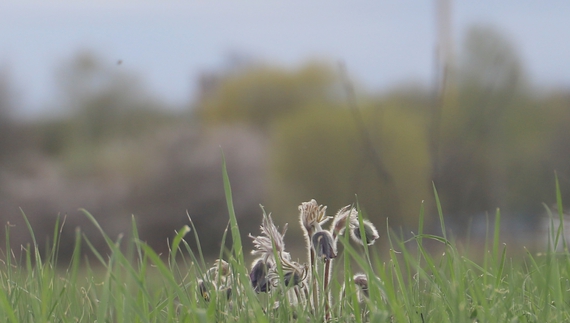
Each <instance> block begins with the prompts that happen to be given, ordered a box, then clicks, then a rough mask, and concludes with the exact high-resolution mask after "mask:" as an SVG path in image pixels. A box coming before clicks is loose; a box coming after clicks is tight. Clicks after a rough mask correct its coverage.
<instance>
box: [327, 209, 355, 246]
mask: <svg viewBox="0 0 570 323" xmlns="http://www.w3.org/2000/svg"><path fill="white" fill-rule="evenodd" d="M355 220H356V222H358V211H356V209H355V208H353V207H352V205H347V206H345V207H343V208H342V209H340V210H338V212H337V213H336V215H335V216H334V218H333V222H332V224H331V228H330V231H331V233H332V234H333V236H334V237H335V238H336V237H338V236H340V235H342V234H343V233H344V230H345V229H346V224H347V221H348V223H352V222H354V221H355Z"/></svg>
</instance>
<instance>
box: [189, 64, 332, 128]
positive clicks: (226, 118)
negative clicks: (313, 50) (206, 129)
mask: <svg viewBox="0 0 570 323" xmlns="http://www.w3.org/2000/svg"><path fill="white" fill-rule="evenodd" d="M202 82H203V85H202V93H201V94H200V98H201V99H200V102H198V104H197V113H198V115H199V116H200V118H201V119H202V120H204V121H205V122H207V123H209V124H221V123H228V122H229V123H231V122H239V123H243V124H246V125H249V126H252V127H254V128H256V129H260V130H264V131H265V130H267V129H268V128H269V127H270V126H271V123H272V121H273V120H275V119H277V118H279V117H280V116H283V115H287V114H290V113H293V112H295V111H296V110H298V109H299V108H301V107H303V106H305V105H307V104H309V103H322V102H331V101H334V100H335V99H337V97H336V94H335V93H336V91H334V90H335V86H338V82H337V79H336V78H335V73H334V72H333V70H332V69H330V68H329V67H327V66H326V65H323V64H319V63H316V62H311V63H308V64H306V65H305V66H303V67H301V68H300V69H298V70H296V71H288V70H285V69H280V68H275V67H270V66H265V65H254V66H251V67H250V68H247V69H238V70H237V71H233V70H229V71H227V72H225V73H222V74H220V75H214V74H210V75H208V76H206V75H205V76H203V77H202Z"/></svg>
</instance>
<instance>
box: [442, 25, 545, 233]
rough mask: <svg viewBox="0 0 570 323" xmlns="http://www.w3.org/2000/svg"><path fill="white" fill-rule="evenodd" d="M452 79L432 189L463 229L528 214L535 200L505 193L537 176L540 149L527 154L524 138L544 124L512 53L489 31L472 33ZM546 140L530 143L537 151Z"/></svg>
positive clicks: (481, 29)
mask: <svg viewBox="0 0 570 323" xmlns="http://www.w3.org/2000/svg"><path fill="white" fill-rule="evenodd" d="M456 72H457V73H456V76H455V77H456V80H457V82H458V86H457V91H458V93H457V96H456V100H454V101H451V102H450V101H447V103H446V104H444V105H443V106H442V114H441V118H442V119H441V127H442V128H441V137H440V140H441V144H440V151H439V155H438V156H434V158H440V160H439V164H440V165H441V169H443V170H445V171H442V172H439V173H438V174H437V175H438V176H437V177H436V178H435V183H436V186H437V187H438V189H439V192H440V195H441V197H442V200H443V201H444V203H443V205H444V206H445V207H446V211H447V212H446V213H447V214H449V215H451V216H453V217H454V218H455V219H456V220H457V223H465V221H464V220H465V219H466V218H468V217H471V216H474V215H476V214H482V213H485V212H493V210H494V209H495V208H496V207H503V208H507V210H510V211H514V210H519V211H520V210H523V209H524V210H526V211H527V212H528V211H529V208H528V207H529V201H533V203H535V204H536V200H534V199H530V200H529V199H528V195H527V194H525V195H522V196H516V195H513V194H512V192H517V191H518V192H520V189H522V188H523V187H525V188H526V189H528V184H529V182H532V180H530V178H532V177H533V176H534V175H535V174H540V173H541V171H542V170H541V169H542V168H541V167H539V165H538V161H539V158H537V157H538V156H540V154H541V149H540V145H538V146H533V148H534V149H532V151H529V150H530V149H529V148H530V147H528V145H529V144H531V143H532V142H533V141H532V140H531V141H529V139H530V138H529V136H528V134H530V133H532V134H533V135H536V134H537V131H538V129H544V126H545V124H544V123H542V122H541V120H542V119H544V118H541V116H540V115H539V111H537V110H536V109H535V107H534V106H533V103H532V99H531V96H530V95H529V93H528V85H527V82H526V78H525V73H524V72H523V69H522V66H521V63H520V61H519V58H518V56H517V54H516V50H515V49H514V46H513V45H512V44H511V43H510V42H509V40H508V39H507V38H506V37H505V36H503V35H501V34H500V33H498V32H497V31H496V30H495V29H493V28H491V27H474V28H472V29H470V30H469V31H468V33H467V35H466V37H465V42H464V45H463V50H462V52H461V55H460V57H459V66H458V68H457V70H456ZM546 137H547V136H542V137H539V138H536V139H535V140H534V142H537V143H538V142H542V143H544V141H541V140H546ZM524 146H527V147H526V148H524ZM536 167H538V169H535V168H536ZM533 169H534V170H533ZM521 171H523V173H524V174H523V175H522V176H521V174H520V172H521ZM534 179H536V178H534ZM529 180H530V181H529ZM523 196H524V197H523ZM525 199H527V200H526V201H525ZM538 206H539V204H538ZM533 209H534V210H536V206H534V207H533Z"/></svg>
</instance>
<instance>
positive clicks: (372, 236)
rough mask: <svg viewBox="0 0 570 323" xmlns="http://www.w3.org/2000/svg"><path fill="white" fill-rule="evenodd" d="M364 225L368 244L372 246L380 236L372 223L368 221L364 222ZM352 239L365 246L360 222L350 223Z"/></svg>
mask: <svg viewBox="0 0 570 323" xmlns="http://www.w3.org/2000/svg"><path fill="white" fill-rule="evenodd" d="M362 224H363V226H364V235H365V237H366V244H367V245H369V246H371V245H373V244H374V242H375V241H376V239H378V238H379V237H380V236H379V235H378V231H377V230H376V227H375V226H374V224H372V222H370V221H368V220H362ZM350 237H351V238H352V240H353V241H354V242H356V243H359V244H361V245H364V240H363V239H362V235H361V234H360V224H359V223H358V220H356V221H351V223H350Z"/></svg>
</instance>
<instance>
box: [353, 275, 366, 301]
mask: <svg viewBox="0 0 570 323" xmlns="http://www.w3.org/2000/svg"><path fill="white" fill-rule="evenodd" d="M353 279H354V284H355V285H356V286H357V287H358V289H359V291H360V292H361V293H362V295H363V296H365V297H368V278H366V275H364V274H356V275H354V277H353Z"/></svg>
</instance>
